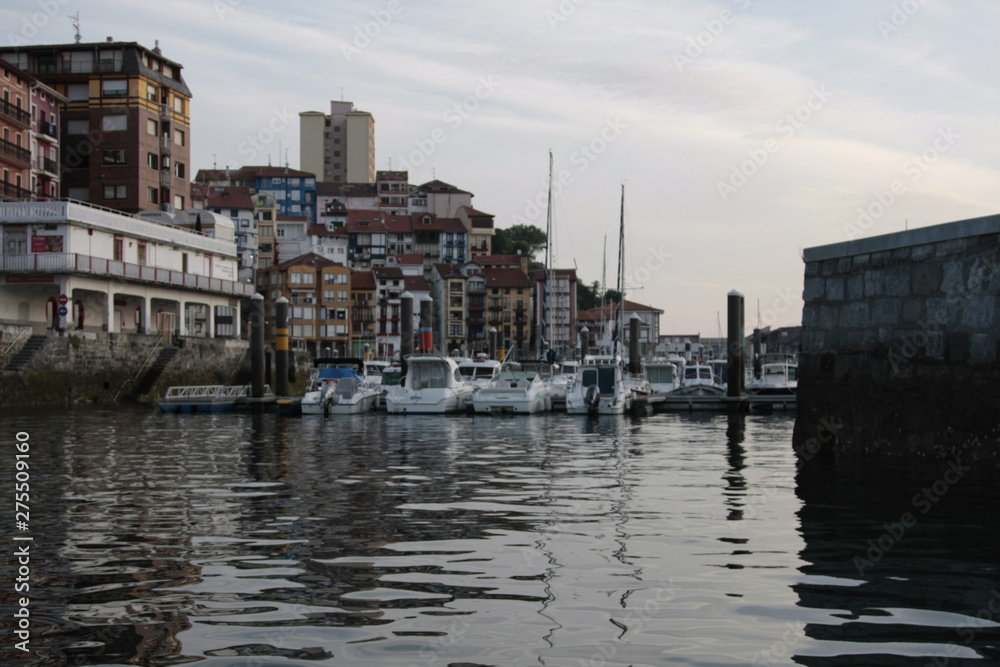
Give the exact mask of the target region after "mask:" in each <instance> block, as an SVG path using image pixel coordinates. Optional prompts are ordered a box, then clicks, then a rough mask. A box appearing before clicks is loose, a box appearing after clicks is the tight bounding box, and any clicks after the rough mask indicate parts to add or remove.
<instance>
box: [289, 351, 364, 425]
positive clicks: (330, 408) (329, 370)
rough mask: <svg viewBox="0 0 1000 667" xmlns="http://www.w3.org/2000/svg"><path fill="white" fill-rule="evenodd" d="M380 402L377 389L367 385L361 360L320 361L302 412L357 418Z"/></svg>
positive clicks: (304, 399)
mask: <svg viewBox="0 0 1000 667" xmlns="http://www.w3.org/2000/svg"><path fill="white" fill-rule="evenodd" d="M377 398H378V389H377V388H376V387H373V386H371V384H370V383H369V382H368V380H367V376H366V375H365V366H364V362H363V361H362V360H361V359H354V358H339V357H335V358H330V357H321V358H319V359H317V360H316V361H315V368H314V370H313V375H312V378H311V379H310V382H309V388H308V389H307V390H306V392H305V394H304V395H303V396H302V401H301V409H302V414H307V415H308V414H356V413H359V412H368V411H369V410H372V409H374V407H375V401H376V400H377Z"/></svg>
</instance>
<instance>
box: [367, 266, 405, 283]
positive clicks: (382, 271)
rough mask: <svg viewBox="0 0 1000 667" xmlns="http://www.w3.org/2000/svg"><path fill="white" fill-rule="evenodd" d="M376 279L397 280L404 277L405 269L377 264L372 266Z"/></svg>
mask: <svg viewBox="0 0 1000 667" xmlns="http://www.w3.org/2000/svg"><path fill="white" fill-rule="evenodd" d="M372 275H374V276H375V278H376V280H386V279H389V280H396V279H399V278H402V277H403V270H402V269H400V268H398V267H395V266H376V267H374V268H372Z"/></svg>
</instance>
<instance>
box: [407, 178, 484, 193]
mask: <svg viewBox="0 0 1000 667" xmlns="http://www.w3.org/2000/svg"><path fill="white" fill-rule="evenodd" d="M419 189H420V190H423V191H425V192H434V193H438V192H450V193H452V194H462V195H471V194H472V193H471V192H466V191H465V190H459V189H458V188H456V187H455V186H454V185H452V184H451V183H445V182H444V181H439V180H437V179H435V180H433V181H427V182H426V183H424V184H423V185H421V186H419Z"/></svg>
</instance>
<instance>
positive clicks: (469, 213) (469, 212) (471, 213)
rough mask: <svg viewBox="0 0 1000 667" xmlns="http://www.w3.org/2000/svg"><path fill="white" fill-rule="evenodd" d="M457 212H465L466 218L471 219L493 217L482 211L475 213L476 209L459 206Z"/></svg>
mask: <svg viewBox="0 0 1000 667" xmlns="http://www.w3.org/2000/svg"><path fill="white" fill-rule="evenodd" d="M458 210H460V211H465V214H466V215H467V216H469V217H470V218H473V217H486V218H493V217H494V215H493V214H492V213H483V212H482V211H477V210H476V209H474V208H472V207H471V206H459V207H458Z"/></svg>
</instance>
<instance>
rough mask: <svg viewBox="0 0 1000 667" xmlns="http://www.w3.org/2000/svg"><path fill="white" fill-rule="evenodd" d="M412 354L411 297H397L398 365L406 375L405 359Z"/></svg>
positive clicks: (406, 294) (407, 294)
mask: <svg viewBox="0 0 1000 667" xmlns="http://www.w3.org/2000/svg"><path fill="white" fill-rule="evenodd" d="M411 354H413V295H412V294H410V293H409V292H403V293H402V294H400V295H399V364H400V365H401V366H402V367H403V375H406V370H407V369H406V358H407V357H408V356H410V355H411Z"/></svg>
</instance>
